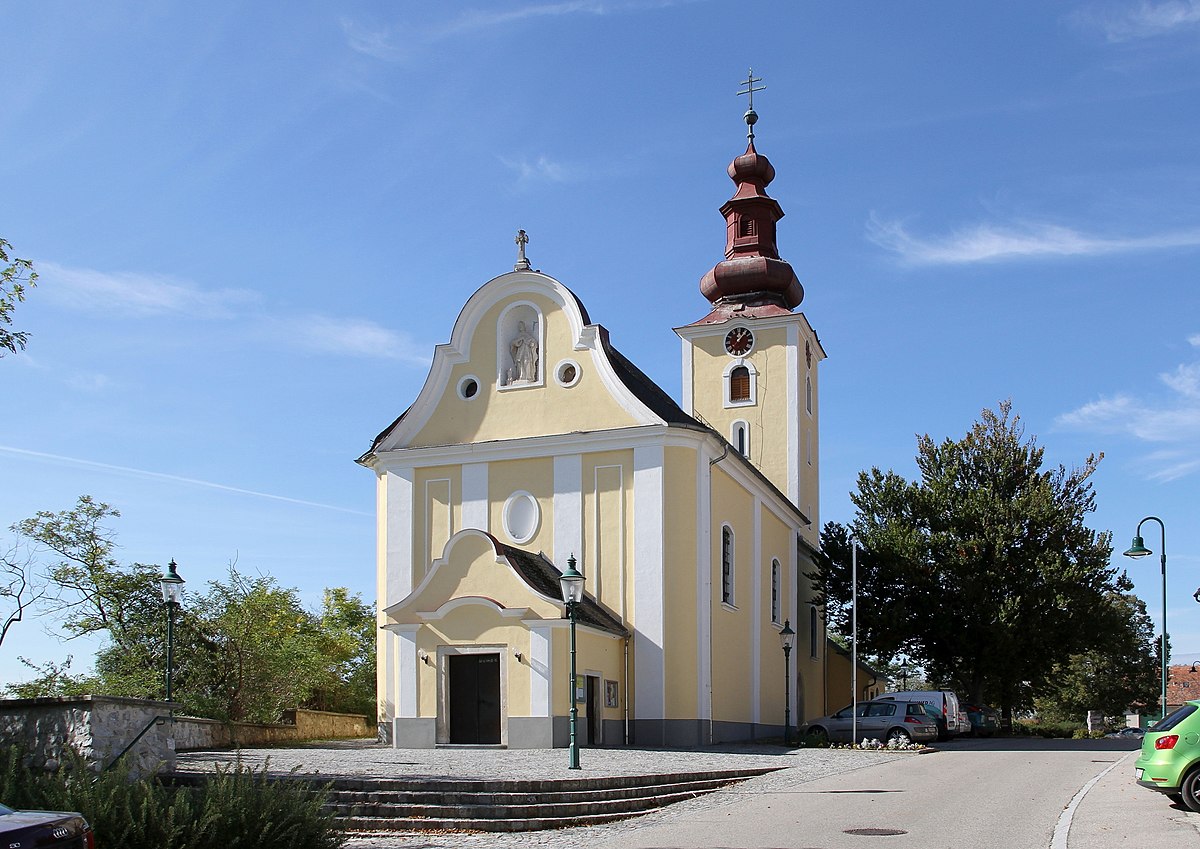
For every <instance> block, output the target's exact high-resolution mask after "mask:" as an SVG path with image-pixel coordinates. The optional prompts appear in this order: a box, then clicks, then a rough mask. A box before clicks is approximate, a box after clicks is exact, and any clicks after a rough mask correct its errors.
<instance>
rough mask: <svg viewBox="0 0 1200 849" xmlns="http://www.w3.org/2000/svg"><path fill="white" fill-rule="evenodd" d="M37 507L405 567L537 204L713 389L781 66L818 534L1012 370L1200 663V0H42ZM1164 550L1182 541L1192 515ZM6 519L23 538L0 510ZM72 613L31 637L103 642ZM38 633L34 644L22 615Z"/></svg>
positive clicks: (627, 326)
mask: <svg viewBox="0 0 1200 849" xmlns="http://www.w3.org/2000/svg"><path fill="white" fill-rule="evenodd" d="M4 20H5V31H6V34H7V38H6V44H5V73H4V75H3V83H2V90H3V93H4V98H3V104H4V105H3V107H2V108H3V114H4V120H3V121H0V185H2V186H3V195H2V196H3V203H2V204H0V236H2V237H4V238H6V239H8V240H9V241H10V242H11V243H12V245H13V249H14V252H15V253H16V255H18V256H22V257H28V258H30V259H32V260H33V261H34V262H35V263H36V265H37V268H38V271H39V273H40V274H41V282H40V285H39V287H38V288H37V289H36V290H34V291H33V292H32V293H31V294H30V296H29V299H28V301H27V302H26V303H25V304H23V305H22V306H21V307H20V308H19V310H18V312H17V327H18V329H23V330H28V331H29V332H30V333H31V337H30V343H29V347H28V350H27V351H26V352H25V353H23V354H19V355H15V356H9V357H5V358H4V359H2V360H0V397H2V398H3V399H4V415H3V417H0V528H7V527H8V526H9V525H10V524H12V523H13V522H16V521H18V520H20V519H22V518H25V517H27V516H30V515H32V514H33V513H35V512H36V511H38V510H55V511H56V510H63V509H67V508H69V507H71V506H72V505H73V504H74V502H75V500H76V498H77V497H78V496H79V495H81V494H84V493H88V494H91V495H93V496H94V497H96V498H97V499H101V500H104V501H107V502H109V503H111V504H112V505H114V506H116V507H118V508H119V509H120V510H121V512H122V514H123V515H122V517H121V518H120V519H119V520H117V522H116V523H115V525H114V527H115V529H116V531H117V534H118V540H119V543H120V545H121V550H120V556H121V557H122V559H123V560H125V561H141V562H146V563H158V564H163V563H165V562H166V561H167V560H168V559H170V558H172V557H174V558H175V559H176V560H177V561H178V563H179V568H180V573H181V575H183V576H184V577H185V578H186V579H187V580H188V581H189V583H190V584H191V585H192V586H202V585H203V583H204V582H205V581H207V580H210V579H213V578H217V577H220V576H221V575H222V573H223V572H224V570H225V569H226V568H227V566H228V564H229V563H230V562H231V561H236V562H237V564H238V567H239V568H240V569H243V570H248V571H261V572H265V573H269V574H272V575H274V576H276V577H277V578H278V579H279V580H280V581H281V582H282V583H283V584H285V585H287V586H295V587H298V588H299V589H300V590H301V591H302V593H303V595H304V598H305V599H306V600H307V601H308V602H309V603H310V604H313V605H315V604H317V603H318V602H319V599H320V593H321V589H322V588H323V587H325V586H337V585H346V586H349V587H350V588H351V589H353V590H356V591H359V592H361V593H362V594H363V595H364V597H365V598H367V599H371V598H372V597H373V586H374V583H373V581H374V573H373V570H374V551H373V548H374V531H373V528H374V520H373V510H374V480H373V475H372V474H371V473H370V472H369V471H367V470H365V469H362V468H360V467H358V466H356V465H355V464H354V462H353V461H354V459H355V458H356V457H358V456H359V455H360V454H361V453H362V452H363V451H364V450H366V448H367V447H368V446H369V444H370V440H371V438H372V437H373V436H374V435H375V434H376V433H377V432H378V431H379V430H381V429H382V428H383V427H384V426H386V425H387V424H388V423H389V422H391V421H392V420H393V419H394V418H395V416H396V415H398V414H399V413H400V412H401V411H402V410H404V409H405V407H406V406H407V405H408V404H409V403H410V402H411V400H412V399H413V398H414V397H415V396H416V394H417V392H418V390H419V388H420V386H421V383H422V382H423V380H424V377H425V373H426V369H427V366H428V363H429V359H430V355H431V352H432V349H433V346H434V345H436V344H438V343H440V342H444V341H446V340H447V339H448V338H449V334H450V329H451V326H452V324H453V322H454V319H455V317H456V316H457V314H458V310H459V309H460V307H461V306H462V304H463V303H464V302H465V300H466V299H467V297H468V296H469V295H470V294H471V293H472V292H473V291H474V290H475V289H477V288H478V287H479V286H480V285H482V284H483V283H484V282H485V281H487V280H488V279H490V278H492V277H494V276H496V275H498V274H501V273H503V272H505V271H507V270H510V269H511V268H512V264H513V262H514V261H515V246H514V245H513V236H514V235H515V233H516V231H517V229H518V228H523V229H525V230H526V231H528V233H529V237H530V242H529V246H528V252H529V256H530V259H531V260H532V262H533V264H534V267H536V268H539V269H542V270H543V271H545V272H547V273H548V274H551V275H553V276H555V277H557V278H558V279H560V280H561V281H562V282H563V283H565V284H566V285H567V286H568V287H570V288H571V289H572V290H574V291H575V292H576V293H577V294H578V295H579V297H580V298H581V299H582V300H583V302H584V304H585V305H586V306H587V308H588V310H589V312H590V313H591V316H592V318H593V320H595V321H598V322H600V323H602V324H604V325H605V326H607V327H608V328H609V330H610V331H611V333H612V339H613V342H614V344H616V345H617V346H618V347H619V348H620V349H621V350H622V351H623V352H624V353H625V354H627V355H628V356H630V357H631V358H632V359H633V360H634V361H635V362H637V363H638V364H639V365H640V366H641V367H642V368H643V369H644V370H645V371H646V372H648V373H649V374H650V375H651V376H653V377H655V378H656V379H657V380H658V381H659V382H660V383H662V385H663V386H664V387H666V388H667V389H668V391H670V392H671V393H672V394H673V395H674V396H675V397H676V398H678V397H679V381H680V376H679V371H680V366H679V342H678V339H677V337H676V336H675V335H674V334H673V333H672V332H671V327H673V326H679V325H682V324H686V323H688V322H691V321H694V320H696V319H698V318H700V317H701V316H702V315H704V314H705V312H706V310H705V306H706V302H705V301H704V299H703V298H702V297H701V296H700V294H699V291H698V288H697V285H698V281H699V279H700V277H701V275H702V274H703V273H704V272H705V271H707V270H708V269H709V268H710V267H711V266H712V265H713V263H715V262H716V261H718V260H719V259H720V258H721V252H722V249H723V246H724V222H723V220H722V218H721V216H720V214H719V212H718V209H719V207H720V206H721V204H722V203H723V202H724V201H725V200H726V199H727V198H728V197H729V196H730V194H731V191H732V183H731V182H730V181H729V179H728V177H727V175H726V174H725V167H726V165H727V164H728V162H729V160H730V159H731V158H732V157H733V156H735V155H737V154H739V153H740V152H741V151H742V149H743V146H744V132H745V127H744V125H743V124H742V123H741V116H742V112H743V111H744V110H745V108H746V104H745V98H741V97H737V96H736V94H735V93H736V92H737V90H738V82H739V81H740V80H742V79H744V78H745V76H746V72H747V68H748V67H751V66H753V68H754V72H755V74H756V75H757V76H761V77H762V78H763V80H764V83H763V84H765V85H766V87H767V88H766V90H765V91H763V92H761V93H760V94H758V95H757V96H756V98H755V107H756V110H757V111H758V113H759V115H760V116H761V118H760V122H759V124H758V127H757V133H758V135H757V142H758V149H759V151H760V152H762V153H765V154H766V155H767V156H769V157H770V158H771V160H772V162H773V163H774V165H775V167H776V170H777V172H778V177H777V178H776V180H775V182H774V183H773V184H772V186H771V188H770V192H771V194H772V195H773V196H774V197H776V198H778V199H779V201H780V202H781V204H782V205H783V208H784V210H785V211H786V213H787V216H786V218H784V219H783V221H782V222H781V223H780V229H779V241H780V249H781V252H782V253H783V255H784V257H785V258H786V259H788V260H789V261H790V262H791V263H792V265H793V267H794V268H795V270H796V272H797V274H798V275H799V277H800V279H801V281H802V282H803V283H804V286H805V290H806V297H805V301H804V303H803V305H802V307H801V308H802V309H803V310H804V312H805V313H806V314H807V316H808V317H809V319H810V321H811V322H812V324H813V326H814V327H815V328H816V330H817V332H818V334H819V335H820V337H821V340H822V343H823V345H824V347H825V349H826V350H827V352H828V353H829V359H828V360H827V361H825V363H824V364H823V365H822V373H821V390H822V397H821V411H822V422H821V437H822V442H821V449H822V458H821V459H822V500H823V503H822V511H821V513H822V516H821V518H822V520H823V521H824V520H829V519H835V520H839V521H846V520H848V519H850V518H851V512H850V505H849V499H848V497H847V493H848V491H849V490H850V488H851V487H852V486H853V482H854V479H855V476H856V474H857V472H858V471H859V470H860V469H863V468H868V467H870V466H880V467H882V468H894V469H896V470H897V471H899V472H901V473H902V474H905V475H909V476H911V475H913V474H914V473H915V465H914V463H913V455H914V452H915V435H916V434H919V433H929V434H931V435H933V436H935V437H937V438H939V439H940V438H944V437H947V436H951V437H958V436H961V435H962V434H963V433H965V432H966V430H967V429H968V428H969V427H970V425H971V423H972V422H973V421H974V420H975V418H976V416H977V415H978V414H979V411H980V410H981V409H982V408H984V407H994V406H995V405H996V404H997V402H999V401H1000V400H1002V399H1005V398H1011V399H1012V400H1013V404H1014V407H1015V409H1016V411H1017V412H1019V413H1020V414H1021V416H1022V417H1023V420H1024V422H1025V424H1026V427H1027V432H1028V433H1029V434H1030V435H1037V437H1038V439H1039V441H1040V442H1041V444H1043V445H1045V447H1046V448H1047V456H1048V459H1049V460H1050V461H1051V462H1053V463H1059V462H1061V463H1065V464H1067V465H1073V464H1078V463H1081V462H1082V461H1083V459H1084V458H1085V457H1086V456H1087V455H1088V454H1089V453H1091V452H1100V451H1103V452H1104V454H1105V459H1104V461H1103V462H1102V463H1101V466H1100V471H1099V472H1098V473H1097V475H1096V476H1095V478H1094V480H1095V485H1096V492H1097V504H1098V510H1097V512H1096V513H1095V514H1094V515H1093V516H1092V518H1091V522H1092V526H1093V527H1095V528H1098V529H1109V530H1112V531H1113V532H1114V537H1115V540H1114V544H1115V547H1116V550H1117V552H1118V554H1117V556H1116V559H1117V560H1118V561H1121V563H1120V565H1122V566H1128V567H1129V569H1130V573H1131V575H1132V576H1133V577H1134V579H1135V581H1136V585H1137V589H1138V591H1139V593H1140V594H1142V595H1143V597H1145V598H1146V599H1147V600H1148V601H1149V603H1150V609H1151V611H1152V613H1153V614H1154V617H1155V620H1156V622H1157V621H1158V619H1159V615H1160V614H1159V592H1160V582H1159V574H1158V568H1157V562H1156V561H1157V558H1148V559H1147V560H1143V561H1139V562H1136V563H1135V562H1133V561H1129V560H1126V559H1125V558H1122V557H1121V556H1120V554H1119V552H1120V551H1123V550H1124V549H1125V548H1126V547H1127V546H1128V544H1129V539H1130V537H1131V536H1132V534H1133V531H1134V527H1135V526H1136V524H1137V522H1138V520H1139V519H1141V518H1142V517H1143V516H1145V515H1148V514H1154V515H1157V516H1160V517H1162V519H1163V520H1164V521H1165V522H1166V525H1167V543H1168V555H1169V563H1168V566H1169V577H1170V579H1171V580H1170V597H1169V607H1170V611H1169V616H1170V620H1171V621H1170V625H1171V627H1170V630H1171V632H1172V635H1173V641H1174V645H1175V649H1176V653H1175V658H1176V660H1177V661H1178V660H1184V661H1190V660H1194V659H1197V658H1200V605H1198V604H1196V602H1194V601H1193V600H1192V598H1191V595H1192V592H1193V591H1194V590H1195V589H1196V587H1197V585H1198V584H1200V568H1198V566H1200V530H1198V529H1197V526H1196V525H1197V522H1196V518H1197V494H1198V492H1200V295H1198V294H1197V292H1198V287H1197V285H1196V277H1197V270H1198V269H1200V146H1198V145H1197V143H1196V139H1197V138H1198V137H1200V110H1197V108H1196V103H1197V95H1198V94H1200V64H1198V60H1200V3H1197V2H1185V0H1168V2H1154V1H1153V0H1146V2H1087V0H1080V2H1052V3H1046V2H1012V3H1004V4H990V5H981V4H962V3H959V2H944V3H925V4H921V5H920V6H911V5H908V6H903V7H901V6H900V5H897V4H817V3H809V2H795V0H788V2H754V0H748V2H743V3H739V4H737V7H736V9H735V8H734V7H732V6H730V4H726V3H720V2H715V0H714V1H713V2H704V0H696V2H685V1H684V0H678V2H670V0H660V1H659V2H651V0H628V1H627V2H620V0H611V1H610V0H592V1H589V0H576V1H575V2H571V0H568V2H545V3H538V2H504V1H503V0H489V2H487V3H483V2H476V3H411V2H350V3H343V4H335V5H331V4H328V3H318V2H294V3H289V4H244V3H232V2H220V1H219V0H214V2H211V3H206V4H203V5H202V6H199V5H196V4H191V5H185V4H151V5H150V6H146V5H145V4H140V3H125V2H118V0H113V2H109V3H106V4H104V7H103V10H102V11H100V10H93V9H83V8H81V7H80V6H79V5H78V4H76V3H65V2H54V0H45V2H39V3H36V4H26V3H7V4H5V7H4ZM1146 536H1147V545H1149V546H1150V547H1151V548H1153V549H1154V550H1155V552H1156V553H1157V552H1158V550H1159V539H1158V531H1157V526H1155V527H1154V529H1152V530H1150V531H1149V532H1148V533H1147V535H1146ZM3 539H4V540H5V541H9V542H11V535H8V534H5V535H4V536H3ZM43 624H44V623H38V622H33V621H31V622H26V623H23V624H22V625H20V626H18V630H17V631H15V632H14V633H13V636H11V637H10V638H9V640H8V641H6V643H5V644H4V645H3V646H0V681H3V680H13V679H15V678H20V677H23V675H24V669H23V668H22V667H21V666H20V664H19V663H18V662H17V660H16V656H17V655H24V656H27V657H30V658H31V659H33V660H39V661H41V660H46V659H50V658H57V659H61V658H62V657H63V656H65V655H66V654H67V653H73V654H75V655H76V667H77V668H78V667H80V666H81V665H83V666H85V665H86V663H87V661H86V658H87V656H88V655H89V654H90V648H89V647H88V646H86V645H74V646H72V645H65V646H64V645H60V644H59V643H58V642H57V641H55V640H53V639H52V638H50V637H48V636H46V635H45V634H44V632H43ZM10 643H11V644H10Z"/></svg>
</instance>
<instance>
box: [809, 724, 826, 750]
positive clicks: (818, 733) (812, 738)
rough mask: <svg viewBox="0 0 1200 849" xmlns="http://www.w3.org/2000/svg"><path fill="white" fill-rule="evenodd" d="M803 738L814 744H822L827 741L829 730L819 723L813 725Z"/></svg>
mask: <svg viewBox="0 0 1200 849" xmlns="http://www.w3.org/2000/svg"><path fill="white" fill-rule="evenodd" d="M804 739H805V740H806V741H807V742H809V743H812V744H813V745H816V746H824V745H825V744H826V743H828V742H829V732H828V731H826V730H825V729H824V728H822V727H821V726H819V725H814V726H813V727H812V728H810V729H808V731H807V732H806V733H805V735H804Z"/></svg>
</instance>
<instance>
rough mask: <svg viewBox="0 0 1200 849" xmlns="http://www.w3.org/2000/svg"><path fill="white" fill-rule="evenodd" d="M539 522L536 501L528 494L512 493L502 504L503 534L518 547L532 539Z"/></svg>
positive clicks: (540, 515)
mask: <svg viewBox="0 0 1200 849" xmlns="http://www.w3.org/2000/svg"><path fill="white" fill-rule="evenodd" d="M541 521H542V511H541V509H540V508H539V507H538V503H537V499H535V498H534V497H533V496H532V495H530V494H529V493H528V492H514V493H513V494H512V495H510V496H509V497H508V500H507V501H505V502H504V532H505V533H506V534H508V538H509V539H511V540H512V541H513V542H515V543H517V544H518V545H521V544H523V543H527V542H529V541H530V540H531V539H533V536H534V534H536V533H537V529H538V525H540V524H541Z"/></svg>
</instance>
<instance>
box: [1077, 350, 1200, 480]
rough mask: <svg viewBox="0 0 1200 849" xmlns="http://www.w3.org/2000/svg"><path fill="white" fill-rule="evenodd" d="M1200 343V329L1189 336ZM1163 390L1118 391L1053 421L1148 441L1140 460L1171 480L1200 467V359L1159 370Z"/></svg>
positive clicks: (1156, 475)
mask: <svg viewBox="0 0 1200 849" xmlns="http://www.w3.org/2000/svg"><path fill="white" fill-rule="evenodd" d="M1188 342H1189V343H1190V344H1191V345H1192V346H1193V347H1195V348H1200V334H1196V335H1194V336H1191V337H1189V338H1188ZM1158 379H1159V382H1160V383H1161V384H1162V385H1163V386H1164V387H1166V389H1167V391H1166V393H1165V394H1159V395H1157V396H1153V397H1146V398H1134V397H1133V396H1130V395H1126V394H1117V395H1113V396H1110V397H1107V398H1100V399H1099V400H1097V401H1092V402H1090V403H1088V404H1084V405H1083V406H1082V407H1080V408H1079V409H1077V410H1072V411H1070V412H1067V413H1063V414H1062V415H1060V416H1059V417H1058V418H1057V419H1056V420H1055V424H1056V425H1057V426H1060V427H1064V428H1070V429H1072V430H1083V431H1090V432H1093V433H1108V434H1124V435H1126V436H1130V437H1133V438H1134V439H1136V440H1138V441H1141V442H1146V443H1152V444H1154V445H1155V446H1156V448H1155V450H1154V451H1152V452H1151V453H1149V454H1147V455H1146V456H1145V457H1144V458H1143V459H1142V462H1143V465H1144V466H1145V467H1146V468H1148V469H1150V470H1151V471H1150V473H1149V476H1150V477H1151V478H1152V479H1154V480H1160V481H1170V480H1175V479H1176V478H1180V477H1183V476H1185V475H1189V474H1191V473H1193V472H1196V471H1200V360H1197V361H1195V362H1190V363H1181V364H1180V365H1178V366H1177V367H1176V368H1175V369H1173V370H1172V371H1168V372H1163V373H1162V374H1160V375H1158Z"/></svg>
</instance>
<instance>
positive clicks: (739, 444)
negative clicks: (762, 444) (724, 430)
mask: <svg viewBox="0 0 1200 849" xmlns="http://www.w3.org/2000/svg"><path fill="white" fill-rule="evenodd" d="M731 435H732V436H733V447H734V448H735V449H736V450H737V453H739V454H741V455H742V456H743V457H749V456H750V428H749V427H747V426H746V423H745V422H734V423H733V433H732V434H731Z"/></svg>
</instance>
